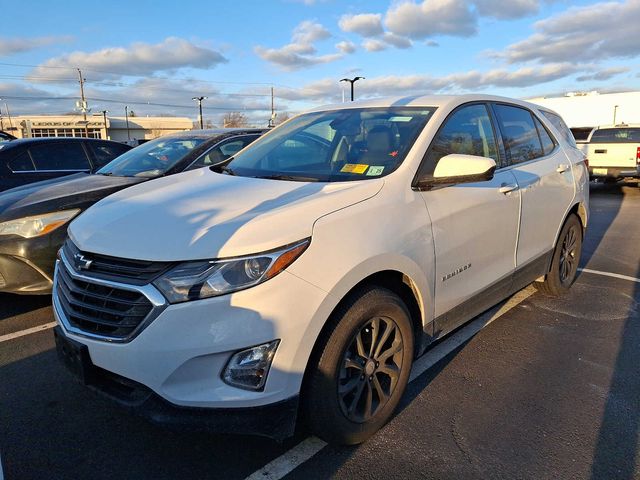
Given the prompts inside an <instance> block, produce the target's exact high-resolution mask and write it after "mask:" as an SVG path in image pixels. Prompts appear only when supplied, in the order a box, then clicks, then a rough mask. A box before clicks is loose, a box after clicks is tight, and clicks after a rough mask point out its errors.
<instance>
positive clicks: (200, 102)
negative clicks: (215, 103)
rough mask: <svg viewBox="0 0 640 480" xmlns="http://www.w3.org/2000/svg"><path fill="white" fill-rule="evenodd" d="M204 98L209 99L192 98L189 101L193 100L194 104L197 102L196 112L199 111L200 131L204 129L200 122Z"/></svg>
mask: <svg viewBox="0 0 640 480" xmlns="http://www.w3.org/2000/svg"><path fill="white" fill-rule="evenodd" d="M206 98H209V97H193V98H192V99H191V100H195V101H196V102H198V110H199V111H200V130H202V129H203V128H204V126H203V122H202V101H203V100H204V99H206Z"/></svg>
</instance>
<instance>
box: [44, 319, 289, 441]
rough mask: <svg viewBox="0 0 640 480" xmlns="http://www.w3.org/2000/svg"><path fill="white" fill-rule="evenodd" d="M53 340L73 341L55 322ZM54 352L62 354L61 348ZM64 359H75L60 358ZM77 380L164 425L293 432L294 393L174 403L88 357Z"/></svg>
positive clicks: (277, 434)
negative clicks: (240, 402)
mask: <svg viewBox="0 0 640 480" xmlns="http://www.w3.org/2000/svg"><path fill="white" fill-rule="evenodd" d="M54 335H55V338H56V344H57V345H59V344H60V343H61V342H73V343H77V342H74V341H73V340H70V339H69V338H68V337H67V336H66V335H65V334H64V332H63V330H62V329H61V328H60V327H59V326H57V327H55V328H54ZM58 354H59V355H60V356H61V357H63V356H64V355H67V356H68V355H69V353H66V354H63V353H62V348H61V347H60V346H59V347H58ZM61 360H62V361H63V362H64V363H68V362H78V361H80V360H79V359H73V358H71V359H70V358H61ZM84 368H85V371H84V373H83V375H82V377H81V378H80V376H78V375H77V372H76V371H74V370H75V369H73V368H70V369H71V370H72V372H73V373H75V374H76V376H77V377H78V380H80V382H81V383H83V384H84V385H85V386H86V387H88V388H89V389H91V390H93V391H94V392H96V393H98V394H99V395H101V396H103V397H107V398H108V399H110V400H112V401H114V402H116V403H117V404H118V405H120V406H121V407H123V408H124V409H126V410H127V411H129V412H130V413H133V414H135V415H139V416H141V417H143V418H146V419H147V420H149V421H151V422H153V423H157V424H160V425H164V426H176V427H186V428H189V429H194V430H204V431H211V432H216V433H227V434H237V435H260V436H264V437H268V438H272V439H274V440H277V441H282V440H284V439H286V438H288V437H291V436H292V435H293V434H294V433H295V428H296V418H297V411H298V399H299V397H298V396H294V397H291V398H289V399H286V400H283V401H281V402H276V403H274V404H270V405H266V406H262V407H249V408H197V407H181V406H178V405H174V404H172V403H170V402H168V401H166V400H164V399H163V398H162V397H160V396H159V395H157V394H156V393H154V392H153V391H152V390H150V389H148V388H147V387H145V386H144V385H142V384H140V383H137V382H134V381H132V380H129V379H127V378H124V377H121V376H120V375H117V374H114V373H111V372H109V371H107V370H104V369H102V368H100V367H97V366H95V365H93V364H92V363H91V362H90V361H89V362H88V364H87V365H85V366H84Z"/></svg>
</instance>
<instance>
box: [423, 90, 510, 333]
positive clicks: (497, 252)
mask: <svg viewBox="0 0 640 480" xmlns="http://www.w3.org/2000/svg"><path fill="white" fill-rule="evenodd" d="M497 145H498V144H497V142H496V135H495V129H494V126H493V122H492V119H491V117H490V114H489V111H488V109H487V106H486V105H485V104H482V103H479V104H467V105H463V106H462V107H459V108H458V109H457V110H456V111H454V112H453V113H452V114H451V115H450V116H449V117H448V118H447V120H446V121H445V123H444V124H443V126H442V127H441V128H440V131H439V132H438V133H437V134H436V137H435V138H434V140H433V142H432V143H431V146H430V147H429V150H428V151H427V155H426V157H425V160H424V162H423V165H422V167H421V170H422V171H421V175H424V174H425V173H426V174H429V173H430V174H433V171H434V170H435V166H436V165H437V163H438V161H439V160H440V158H442V157H443V156H445V155H448V154H451V153H458V154H467V155H477V156H482V157H488V158H492V159H493V160H495V161H496V164H497V167H498V168H497V171H496V173H495V175H494V178H493V179H492V180H490V181H486V182H477V183H461V184H458V185H451V186H444V187H439V188H433V189H431V190H428V191H424V192H421V193H422V195H423V198H424V200H425V203H426V206H427V210H428V212H429V215H430V217H431V222H432V229H433V236H434V243H435V258H436V268H435V271H436V278H435V336H436V337H438V336H440V335H444V334H446V333H447V332H450V331H451V330H454V329H455V328H457V327H458V326H460V325H461V324H462V323H464V322H466V321H467V320H469V319H470V318H472V317H473V316H475V315H478V314H479V313H481V312H482V311H484V310H486V309H487V308H489V307H490V306H492V305H494V304H495V303H497V302H498V301H500V300H501V299H502V298H504V296H506V295H507V294H508V290H509V288H510V286H511V278H512V275H513V272H514V270H515V258H516V257H515V256H516V246H517V235H518V227H519V220H520V193H519V191H518V184H517V182H516V178H515V176H514V175H513V174H512V173H511V172H510V171H501V170H500V167H501V166H504V165H501V156H500V155H499V153H498V146H497Z"/></svg>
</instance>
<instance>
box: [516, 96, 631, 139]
mask: <svg viewBox="0 0 640 480" xmlns="http://www.w3.org/2000/svg"><path fill="white" fill-rule="evenodd" d="M528 100H529V101H530V102H532V103H537V104H538V105H542V106H545V107H548V108H551V109H552V110H555V111H556V112H558V113H559V114H560V115H561V116H562V118H564V121H565V122H566V123H567V125H569V127H570V128H571V130H572V131H573V132H574V135H576V139H580V138H579V137H580V134H583V135H584V138H583V139H586V136H588V134H589V132H590V131H591V130H592V129H593V127H597V126H600V125H614V124H621V123H626V124H632V123H636V124H640V92H624V93H598V92H595V91H594V92H572V93H567V94H566V95H564V96H563V97H539V98H530V99H528Z"/></svg>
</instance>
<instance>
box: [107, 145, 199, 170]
mask: <svg viewBox="0 0 640 480" xmlns="http://www.w3.org/2000/svg"><path fill="white" fill-rule="evenodd" d="M205 140H206V137H171V138H162V137H160V138H156V139H155V140H151V141H149V142H146V143H143V144H142V145H140V146H138V147H136V148H133V149H131V150H129V151H128V152H125V153H124V154H122V155H120V156H119V157H118V158H116V159H115V160H113V161H112V162H110V163H108V164H107V165H105V166H104V167H102V168H101V169H100V170H98V172H96V173H98V174H99V175H114V176H116V177H148V178H153V177H158V176H160V175H164V174H165V173H166V172H168V171H169V170H171V169H172V168H173V167H174V166H175V165H176V164H178V163H179V162H180V161H181V160H183V159H184V158H185V157H186V156H187V155H189V154H190V153H191V152H192V151H193V149H194V148H196V147H198V146H199V145H201V144H202V143H203V142H204V141H205Z"/></svg>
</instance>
